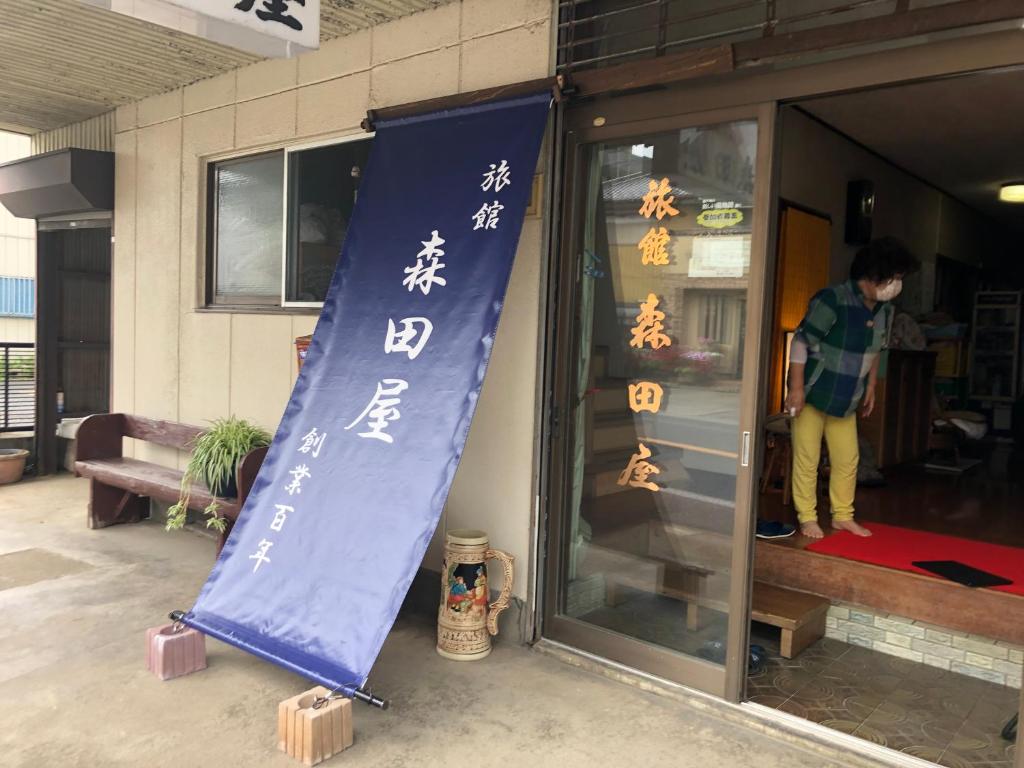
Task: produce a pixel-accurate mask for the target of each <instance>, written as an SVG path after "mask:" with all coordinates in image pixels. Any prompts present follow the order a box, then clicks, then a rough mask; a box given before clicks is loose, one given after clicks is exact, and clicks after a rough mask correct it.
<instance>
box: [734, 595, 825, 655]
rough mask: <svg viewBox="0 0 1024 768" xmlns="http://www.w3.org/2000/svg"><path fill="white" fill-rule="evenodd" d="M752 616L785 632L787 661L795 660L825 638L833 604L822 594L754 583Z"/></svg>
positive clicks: (782, 651)
mask: <svg viewBox="0 0 1024 768" xmlns="http://www.w3.org/2000/svg"><path fill="white" fill-rule="evenodd" d="M752 603H753V604H752V606H751V614H750V617H751V618H752V619H753V620H754V621H760V622H762V623H764V624H768V625H770V626H773V627H778V628H779V629H781V630H782V644H781V645H782V648H781V651H780V653H781V654H782V657H783V658H784V659H792V658H793V657H794V656H796V655H798V654H799V653H800V652H801V651H803V650H804V649H805V648H806V647H807V646H809V645H811V643H814V642H817V641H818V640H820V639H821V638H823V637H824V636H825V615H826V614H827V613H828V607H829V605H830V602H829V601H828V600H827V599H826V598H824V597H819V596H818V595H811V594H808V593H807V592H797V591H796V590H794V589H786V588H785V587H777V586H775V585H773V584H765V583H764V582H761V581H756V582H754V597H753V601H752Z"/></svg>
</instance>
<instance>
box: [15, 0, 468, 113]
mask: <svg viewBox="0 0 1024 768" xmlns="http://www.w3.org/2000/svg"><path fill="white" fill-rule="evenodd" d="M447 2H449V0H360V2H358V3H355V2H351V0H322V3H321V21H320V36H321V39H323V40H327V39H330V38H334V37H341V36H343V35H348V34H351V33H353V32H355V31H357V30H360V29H366V28H367V27H372V26H374V25H376V24H381V23H384V22H387V21H392V20H394V19H397V18H400V17H402V16H407V15H409V14H411V13H416V12H417V11H422V10H426V9H429V8H435V7H437V6H440V5H445V4H446V3H447ZM0 19H3V23H2V24H0V72H3V75H2V77H0V130H8V131H16V132H18V133H36V132H37V131H44V130H50V129H52V128H59V127H60V126H63V125H67V124H69V123H74V122H78V121H80V120H85V119H88V118H90V117H94V116H96V115H99V114H101V113H103V112H107V111H109V110H111V109H113V108H114V107H116V106H119V105H121V104H126V103H128V102H132V101H137V100H138V99H144V98H146V97H148V96H154V95H156V94H158V93H163V92H165V91H169V90H172V89H174V88H179V87H181V86H183V85H187V84H189V83H193V82H195V81H197V80H202V79H204V78H207V77H212V76H214V75H219V74H221V73H223V72H227V71H229V70H232V69H236V68H237V67H241V66H245V65H246V64H250V63H252V62H254V61H257V60H258V57H256V56H253V55H251V54H248V53H243V52H241V51H237V50H235V49H233V48H228V47H226V46H223V45H217V44H215V43H211V42H208V41H206V40H203V39H201V38H198V37H193V36H190V35H185V34H181V33H179V32H175V31H172V30H169V29H165V28H163V27H158V26H155V25H153V24H148V23H146V22H143V21H139V20H137V19H132V18H130V17H127V16H122V15H120V14H116V13H111V12H110V11H104V10H101V9H99V8H94V7H91V6H88V5H85V4H83V3H79V2H77V0H33V1H32V2H31V3H26V2H24V0H0Z"/></svg>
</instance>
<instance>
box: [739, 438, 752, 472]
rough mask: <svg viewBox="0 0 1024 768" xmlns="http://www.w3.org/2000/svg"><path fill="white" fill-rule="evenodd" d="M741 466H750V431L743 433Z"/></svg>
mask: <svg viewBox="0 0 1024 768" xmlns="http://www.w3.org/2000/svg"><path fill="white" fill-rule="evenodd" d="M740 466H741V467H749V466H750V432H749V431H747V432H744V433H743V448H742V449H741V451H740Z"/></svg>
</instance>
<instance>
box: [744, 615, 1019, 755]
mask: <svg viewBox="0 0 1024 768" xmlns="http://www.w3.org/2000/svg"><path fill="white" fill-rule="evenodd" d="M759 634H760V633H759V632H758V631H757V627H756V625H755V629H754V637H755V639H754V642H760V643H761V644H762V645H764V646H765V647H766V648H767V649H768V650H769V655H770V658H769V660H768V662H767V664H766V668H765V671H764V672H762V673H761V674H759V675H757V676H754V677H751V678H750V680H749V683H748V687H747V694H748V697H749V698H750V699H751V700H752V701H754V702H757V703H758V704H762V705H764V706H768V707H773V708H775V709H779V710H781V711H784V712H789V713H790V714H793V715H797V716H799V717H803V718H806V719H808V720H812V721H814V722H817V723H821V724H822V725H826V726H828V727H830V728H835V729H836V730H839V731H843V732H845V733H852V734H853V735H855V736H859V737H861V738H864V739H868V740H869V741H873V742H875V743H876V744H881V745H883V746H887V747H890V748H891V749H895V750H898V751H901V752H906V753H907V754H911V755H914V756H916V757H920V758H923V759H925V760H930V761H932V762H935V763H938V764H939V765H943V766H949V767H950V768H1011V766H1012V764H1013V760H1014V753H1015V749H1016V748H1015V747H1014V746H1013V745H1012V744H1011V743H1010V742H1008V741H1006V740H1004V739H1003V738H1002V737H1001V736H1000V731H1001V730H1002V728H1003V725H1004V724H1005V723H1006V721H1007V720H1009V719H1010V717H1011V716H1012V715H1013V713H1014V712H1016V711H1017V705H1018V702H1019V700H1020V691H1018V690H1017V689H1016V688H1007V687H1005V686H1001V685H996V684H994V683H990V682H987V681H985V680H977V679H975V678H973V677H967V676H965V675H961V674H958V673H956V672H949V671H946V670H943V669H937V668H935V667H929V666H925V665H924V664H919V663H917V662H914V661H907V660H905V659H900V658H897V657H895V656H889V655H888V654H883V653H879V652H878V651H873V650H871V649H869V648H862V647H860V646H856V645H848V644H847V643H843V642H840V641H838V640H831V639H827V638H826V639H824V640H820V641H819V642H817V643H815V644H814V645H813V646H811V647H810V648H808V649H807V650H806V651H804V652H803V653H802V654H800V656H798V657H797V658H795V659H783V658H781V657H779V656H778V655H777V650H778V644H777V643H775V644H774V645H773V644H772V643H770V642H762V641H761V639H760V638H759V637H758V635H759ZM765 639H766V640H767V638H765Z"/></svg>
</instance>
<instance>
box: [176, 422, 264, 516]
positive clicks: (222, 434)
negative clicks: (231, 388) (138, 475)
mask: <svg viewBox="0 0 1024 768" xmlns="http://www.w3.org/2000/svg"><path fill="white" fill-rule="evenodd" d="M270 439H271V438H270V433H269V432H267V431H266V430H265V429H262V428H261V427H257V426H255V425H254V424H250V423H249V422H247V421H245V420H244V419H238V418H235V417H234V416H232V417H230V418H227V419H217V420H216V421H213V422H211V425H210V428H209V429H208V430H206V431H205V432H203V433H202V434H201V435H200V436H199V437H197V438H196V441H195V447H194V448H193V449H192V456H191V457H190V458H189V460H188V465H187V466H186V467H185V474H184V476H183V477H182V478H181V495H180V496H179V497H178V503H177V504H175V505H174V506H172V507H171V508H170V509H169V510H167V530H169V531H171V530H176V529H179V528H181V527H182V526H184V525H185V520H186V517H187V515H188V507H189V501H190V499H191V494H192V484H193V483H195V482H196V481H198V482H201V483H203V484H204V485H205V486H206V487H207V488H209V489H210V492H211V493H213V495H214V499H213V501H212V502H210V504H209V506H207V507H206V509H204V510H203V514H205V515H206V527H207V528H213V529H215V530H217V531H219V532H223V531H224V529H225V525H226V524H225V522H224V518H222V517H221V516H220V515H218V514H217V510H218V508H219V505H218V504H217V499H218V498H233V497H235V496H237V495H238V485H237V482H236V480H235V477H236V471H237V469H238V463H239V462H240V461H241V460H242V458H243V457H244V456H245V455H246V454H247V453H249V451H252V450H254V449H256V448H262V447H264V446H267V445H270Z"/></svg>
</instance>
